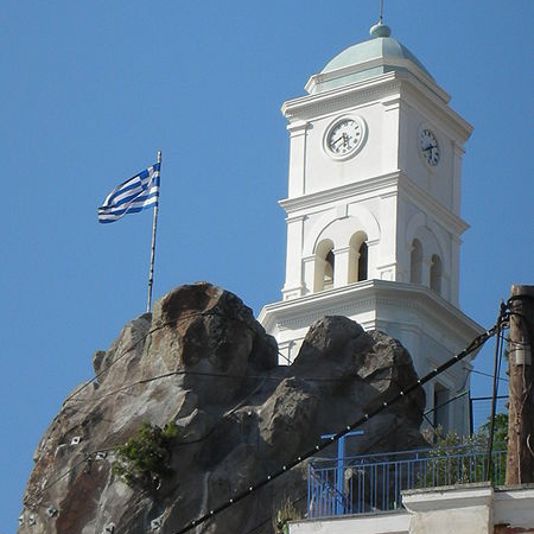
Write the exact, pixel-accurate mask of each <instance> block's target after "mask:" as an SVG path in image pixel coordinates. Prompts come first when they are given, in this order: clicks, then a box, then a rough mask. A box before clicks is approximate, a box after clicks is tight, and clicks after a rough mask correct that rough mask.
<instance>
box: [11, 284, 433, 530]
mask: <svg viewBox="0 0 534 534" xmlns="http://www.w3.org/2000/svg"><path fill="white" fill-rule="evenodd" d="M277 361H278V351H277V345H276V342H275V340H274V339H273V338H272V337H270V336H268V335H267V334H266V333H265V331H264V330H263V328H262V327H261V325H259V324H258V323H257V322H256V321H255V319H254V317H253V315H252V312H251V310H250V309H249V308H247V307H246V306H244V305H243V303H242V302H241V300H239V298H237V297H236V296H235V295H233V294H231V293H229V292H227V291H224V290H222V289H220V288H218V287H215V286H212V285H210V284H207V283H199V284H194V285H189V286H182V287H179V288H177V289H175V290H174V291H172V292H171V293H169V294H167V295H166V296H164V297H163V298H162V299H161V300H160V301H159V302H158V303H157V304H156V306H155V309H154V313H153V317H151V315H150V314H145V315H143V316H141V317H139V318H138V319H135V320H134V321H132V322H130V323H129V324H128V325H126V327H125V328H124V329H123V331H122V332H121V334H120V335H119V337H118V339H117V340H116V341H115V342H114V343H113V345H112V346H111V348H110V349H109V350H108V351H106V352H97V353H96V355H95V357H94V360H93V363H94V369H95V379H94V380H92V381H90V382H88V383H86V384H83V385H81V386H79V387H78V388H77V389H76V390H75V391H74V392H73V393H72V394H71V395H70V396H69V397H68V398H67V400H66V401H65V402H64V404H63V407H62V409H61V411H60V412H59V414H58V415H57V416H56V418H55V419H54V421H53V422H52V424H51V425H50V427H49V429H48V430H47V432H46V433H45V435H44V437H43V438H42V440H41V442H40V444H39V445H38V447H37V450H36V453H35V468H34V470H33V472H32V474H31V477H30V480H29V482H28V486H27V489H26V493H25V497H24V511H23V514H22V516H21V525H20V527H19V533H20V534H45V533H46V534H95V533H96V534H100V533H106V532H109V533H114V534H122V533H128V534H145V533H147V532H155V533H159V534H173V533H175V532H177V531H178V530H179V529H180V528H182V527H183V526H184V525H185V524H187V523H188V522H189V521H191V520H192V519H194V518H196V517H198V516H201V515H202V514H204V513H206V512H207V511H209V510H210V509H212V508H213V507H216V506H218V505H219V504H221V503H223V502H225V501H227V500H228V499H230V498H231V497H232V496H234V495H235V494H237V493H239V492H240V491H243V490H244V489H245V488H248V487H249V486H250V485H251V484H252V485H253V484H254V483H255V481H259V480H262V479H263V478H264V477H266V476H267V475H268V474H269V473H270V472H272V471H273V470H277V469H278V468H279V467H280V466H281V465H283V464H285V463H286V462H288V461H290V460H292V459H294V458H295V457H296V456H298V455H299V454H302V453H303V452H305V451H307V450H309V449H310V448H311V447H312V446H313V445H314V444H315V443H317V442H318V440H319V439H320V436H321V434H324V433H327V432H334V431H338V430H339V429H341V428H343V427H344V426H346V425H347V424H349V423H351V422H353V421H354V420H356V419H357V418H358V417H360V416H361V415H362V414H363V413H364V411H368V410H371V409H373V408H374V407H376V406H377V405H379V404H381V403H383V402H384V400H386V399H387V398H390V397H392V396H393V395H394V394H395V393H396V392H398V391H399V388H402V387H405V386H407V385H408V384H411V383H412V382H413V381H414V380H415V379H416V375H415V372H414V369H413V366H412V362H411V358H410V356H409V354H408V353H407V352H406V350H405V349H404V348H403V347H402V346H401V345H400V344H399V343H398V342H397V341H396V340H394V339H392V338H390V337H388V336H386V335H384V334H382V333H380V332H371V333H365V332H364V331H363V330H362V328H361V327H360V326H359V325H358V324H356V323H354V322H352V321H350V320H349V319H346V318H344V317H325V318H324V319H322V320H320V321H318V322H317V323H315V324H314V325H313V326H312V327H311V328H310V330H309V333H308V335H307V336H306V339H305V341H304V344H303V346H302V349H301V351H300V353H299V355H298V357H297V358H296V360H295V361H294V363H293V365H291V366H278V365H277ZM424 402H425V401H424V392H423V391H422V389H421V390H419V391H417V392H416V393H415V394H412V395H410V397H409V398H406V399H404V401H403V402H402V403H397V404H396V405H394V406H393V407H391V408H390V409H388V410H387V411H385V412H383V413H382V414H381V415H380V416H377V417H375V418H373V419H371V420H370V421H369V422H368V423H367V424H366V426H365V434H364V436H362V437H359V438H358V439H352V440H348V444H349V445H348V447H349V451H348V452H349V454H351V453H352V454H354V453H363V452H367V451H371V450H372V451H377V452H379V451H390V450H401V449H408V448H414V447H418V446H422V445H423V444H424V441H423V438H422V437H421V435H420V433H419V430H418V429H419V425H420V423H421V417H422V416H421V414H422V411H423V409H424ZM169 423H171V426H172V428H173V429H174V432H175V434H173V436H171V438H169V441H168V443H169V444H170V445H168V450H167V452H166V453H165V455H164V459H163V460H161V461H162V462H163V461H164V462H166V464H168V465H166V469H167V468H168V476H163V475H161V474H158V473H156V474H154V472H152V471H147V473H148V474H147V476H146V477H145V478H144V479H142V480H141V481H139V480H138V481H137V482H135V483H131V485H128V484H127V483H126V482H125V479H124V476H122V477H121V476H119V474H118V472H117V470H116V469H115V470H113V468H112V466H113V464H114V463H117V462H118V459H119V453H118V449H117V448H118V447H120V446H123V445H124V444H125V443H126V442H127V441H128V440H129V439H130V438H131V437H132V436H136V435H139V429H140V428H142V427H143V425H145V426H146V424H150V425H152V426H151V428H155V427H156V426H157V427H159V428H164V427H165V425H168V428H170V427H169ZM165 443H167V442H165ZM323 452H324V451H323ZM326 452H327V453H328V450H327V451H326ZM330 454H332V451H331V452H330ZM323 455H324V454H323ZM162 472H163V471H162ZM305 494H306V482H305V466H304V465H301V466H299V467H298V468H295V469H293V470H291V471H289V472H288V473H287V474H285V475H284V476H283V477H280V478H278V479H277V480H275V481H273V482H272V483H271V484H268V485H266V486H264V487H263V488H262V489H261V490H259V491H258V492H256V493H254V494H253V495H252V496H250V497H247V498H246V499H244V500H243V501H241V502H240V503H238V504H236V505H235V506H232V507H230V508H228V509H227V510H226V511H224V512H223V513H221V514H219V515H218V516H217V517H216V518H214V519H213V520H211V521H209V522H206V523H205V524H203V525H202V526H201V527H198V528H197V530H196V534H200V533H210V534H229V533H236V534H245V533H249V532H250V533H254V534H268V533H269V534H270V533H272V532H273V526H272V520H271V518H272V516H273V513H274V512H275V511H276V510H277V509H278V508H279V507H280V506H281V503H283V502H284V501H285V500H286V499H288V498H289V499H291V500H292V501H293V502H295V503H296V506H297V507H298V508H300V509H301V511H302V512H303V513H304V507H305V503H306V498H305Z"/></svg>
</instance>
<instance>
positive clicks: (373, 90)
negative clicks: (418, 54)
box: [281, 71, 473, 142]
mask: <svg viewBox="0 0 534 534" xmlns="http://www.w3.org/2000/svg"><path fill="white" fill-rule="evenodd" d="M395 94H397V95H398V97H399V98H401V97H408V99H409V100H413V99H416V100H417V102H418V105H421V104H422V105H423V106H425V107H426V108H427V109H428V110H429V112H431V113H433V114H437V115H438V116H439V117H440V118H441V119H442V120H444V122H445V123H448V124H449V125H450V127H451V128H452V130H453V131H454V132H455V134H456V136H458V137H459V138H460V139H461V141H462V142H465V141H466V140H467V139H468V138H469V136H470V135H471V132H472V131H473V127H472V126H471V124H469V122H467V121H466V120H465V119H464V118H463V117H461V116H460V115H459V114H458V113H457V112H456V111H454V110H453V109H452V108H451V107H450V106H449V105H448V102H449V100H450V97H449V95H448V94H447V93H446V92H445V91H443V90H442V89H441V88H440V87H439V86H437V85H434V86H433V88H432V89H430V88H429V86H428V84H426V83H423V82H422V81H421V80H420V79H419V78H417V77H416V76H414V75H413V74H412V73H411V72H409V71H400V72H399V71H395V72H389V73H387V74H383V75H380V76H376V77H373V78H372V79H371V80H366V81H364V82H356V83H352V84H350V85H346V86H344V87H340V88H336V89H331V90H328V91H324V92H321V93H317V94H312V95H307V96H302V97H298V98H295V99H292V100H288V101H286V102H284V104H283V105H282V108H281V111H282V114H283V115H284V116H285V117H286V118H287V119H288V121H289V123H290V124H289V126H288V128H291V124H292V123H293V122H294V121H308V120H310V119H318V118H320V117H323V116H327V115H330V114H334V113H337V112H339V111H341V110H345V109H347V108H354V107H357V106H363V105H365V104H367V103H371V102H374V101H377V100H381V99H384V98H386V97H390V96H393V95H395Z"/></svg>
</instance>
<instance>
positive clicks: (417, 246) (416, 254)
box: [410, 239, 423, 284]
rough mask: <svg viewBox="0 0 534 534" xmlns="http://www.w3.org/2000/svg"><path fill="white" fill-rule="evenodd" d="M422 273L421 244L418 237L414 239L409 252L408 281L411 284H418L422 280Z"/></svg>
mask: <svg viewBox="0 0 534 534" xmlns="http://www.w3.org/2000/svg"><path fill="white" fill-rule="evenodd" d="M422 273H423V246H422V245H421V241H419V239H414V240H413V243H412V251H411V254H410V282H411V283H412V284H420V283H421V282H422V278H423V277H422Z"/></svg>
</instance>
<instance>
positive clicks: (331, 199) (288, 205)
mask: <svg viewBox="0 0 534 534" xmlns="http://www.w3.org/2000/svg"><path fill="white" fill-rule="evenodd" d="M399 194H404V195H407V196H408V197H409V198H410V199H411V200H412V201H413V202H414V203H415V204H416V205H418V206H419V207H421V208H422V209H423V210H424V211H425V212H427V213H432V214H433V216H434V217H435V218H436V219H437V220H439V221H440V223H441V224H442V225H443V226H444V227H445V228H446V229H447V230H449V231H450V232H451V233H453V235H460V234H462V233H463V232H465V230H467V229H468V228H469V225H468V224H467V223H466V222H465V221H464V220H463V219H462V218H461V217H459V216H457V215H455V214H454V213H453V212H451V211H450V210H448V209H447V208H446V207H445V206H443V205H442V204H441V203H440V202H438V201H437V200H436V199H435V198H434V197H433V196H432V195H430V194H429V193H428V192H427V191H425V190H424V189H422V188H421V187H419V186H418V185H417V184H416V183H415V182H414V181H413V180H411V179H410V178H409V177H408V176H407V175H406V174H405V173H403V172H402V171H396V172H392V173H388V174H383V175H381V176H373V177H370V178H367V179H363V180H359V181H358V182H353V183H349V184H346V185H341V186H338V187H334V188H331V189H327V190H324V191H317V192H315V193H310V194H308V195H302V196H299V197H293V198H286V199H284V200H280V202H279V204H280V206H281V207H282V208H283V209H284V210H285V211H286V213H287V215H288V218H291V219H293V218H294V217H297V216H303V215H305V213H309V212H311V211H314V209H316V208H320V209H324V207H325V205H327V204H335V203H337V202H340V201H346V200H349V199H351V198H353V197H356V196H357V197H358V198H359V199H362V198H369V197H372V196H376V197H384V196H386V195H388V196H390V195H397V196H398V195H399Z"/></svg>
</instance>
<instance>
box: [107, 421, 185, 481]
mask: <svg viewBox="0 0 534 534" xmlns="http://www.w3.org/2000/svg"><path fill="white" fill-rule="evenodd" d="M178 435H179V428H178V426H176V424H175V423H174V422H170V423H167V424H166V425H165V426H164V427H163V428H161V427H159V426H156V425H151V424H150V423H143V425H142V426H141V427H140V428H139V430H138V431H137V433H136V434H135V435H134V436H132V437H131V438H130V439H129V440H128V441H127V442H126V443H125V444H124V445H122V446H121V447H119V448H118V449H117V452H116V460H115V462H114V463H113V473H114V474H115V475H117V476H118V477H120V478H121V479H122V480H123V481H124V482H126V484H128V485H129V486H131V487H135V486H138V487H139V486H140V487H143V488H147V489H158V487H159V485H160V483H161V479H163V478H167V477H169V476H170V475H171V474H172V472H173V470H172V468H171V466H170V460H171V456H172V444H173V442H174V441H175V440H176V439H177V438H178Z"/></svg>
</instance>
